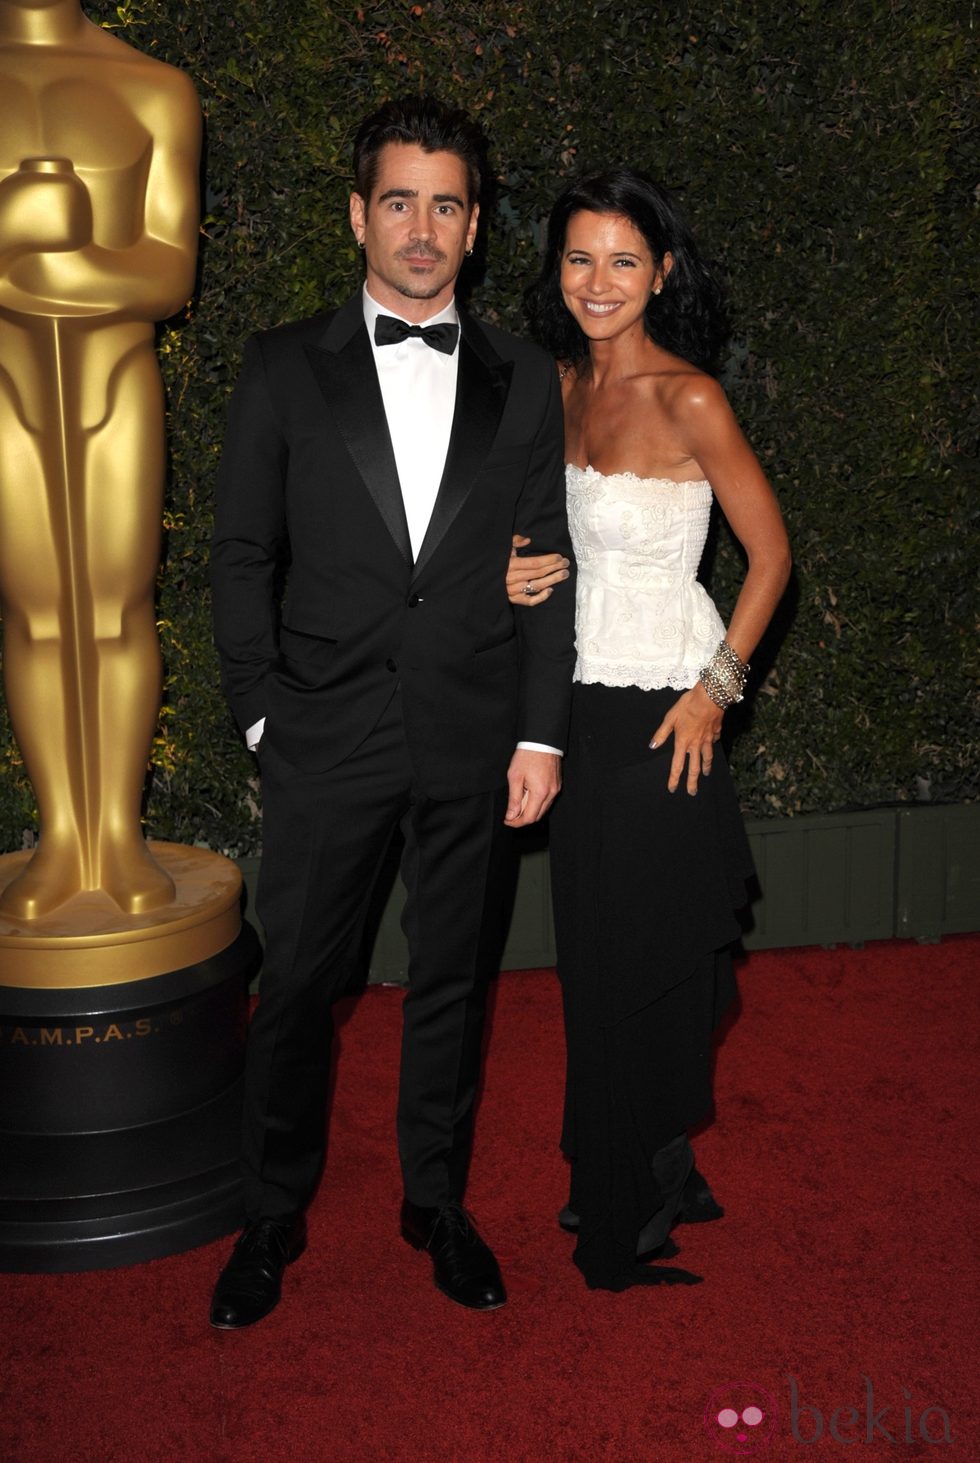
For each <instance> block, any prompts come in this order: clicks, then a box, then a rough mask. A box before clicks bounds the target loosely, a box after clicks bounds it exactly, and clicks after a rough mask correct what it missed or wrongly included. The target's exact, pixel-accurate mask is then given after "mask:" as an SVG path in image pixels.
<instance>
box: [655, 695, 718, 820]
mask: <svg viewBox="0 0 980 1463" xmlns="http://www.w3.org/2000/svg"><path fill="white" fill-rule="evenodd" d="M723 715H724V712H723V711H722V709H721V707H720V706H716V705H715V703H714V702H713V701H712V699H711V697H710V696H709V695H708V693H707V691H706V690H705V689H704V687H703V686H702V685H701V683H700V681H699V682H698V684H697V685H696V686H694V687H693V688H692V689H691V690H690V691H685V692H684V694H683V696H679V697H678V699H677V700H676V701H675V702H674V704H673V706H672V707H671V708H670V710H669V711H668V712H667V715H666V716H665V717H664V719H663V721H662V722H661V723H660V725H659V726H658V727H657V730H656V731H655V732H654V734H653V738H652V740H651V742H650V746H651V747H662V746H663V744H664V742H665V741H666V740H667V738H668V737H669V736H670V734H671V732H673V734H674V755H673V757H672V758H671V761H670V776H669V777H668V778H667V787H668V790H669V791H670V792H676V791H677V788H678V786H679V784H680V780H681V776H682V774H683V772H684V763H685V761H686V762H687V791H688V792H689V793H690V794H691V796H692V797H693V796H694V794H695V793H696V792H697V790H698V777H699V776H704V777H707V775H708V773H709V772H710V771H711V762H712V759H713V757H714V752H715V742H717V741H718V739H719V737H720V736H721V720H722V717H723Z"/></svg>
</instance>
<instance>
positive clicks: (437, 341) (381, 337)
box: [374, 315, 459, 356]
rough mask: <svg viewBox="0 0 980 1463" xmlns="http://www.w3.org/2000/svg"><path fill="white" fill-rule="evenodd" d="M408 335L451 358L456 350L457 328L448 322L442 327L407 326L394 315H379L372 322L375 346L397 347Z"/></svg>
mask: <svg viewBox="0 0 980 1463" xmlns="http://www.w3.org/2000/svg"><path fill="white" fill-rule="evenodd" d="M410 335H417V336H419V337H420V339H422V340H424V341H425V343H426V345H431V347H432V349H433V350H434V351H442V352H443V354H444V355H447V356H451V355H452V353H453V351H454V350H455V349H456V341H457V338H458V336H459V326H458V325H450V324H449V322H448V321H446V322H444V323H443V324H442V325H409V324H407V323H406V321H404V320H398V319H396V317H395V316H394V315H379V316H378V317H377V319H376V320H375V322H374V343H375V345H397V344H398V343H399V341H402V340H407V339H408V337H409V336H410Z"/></svg>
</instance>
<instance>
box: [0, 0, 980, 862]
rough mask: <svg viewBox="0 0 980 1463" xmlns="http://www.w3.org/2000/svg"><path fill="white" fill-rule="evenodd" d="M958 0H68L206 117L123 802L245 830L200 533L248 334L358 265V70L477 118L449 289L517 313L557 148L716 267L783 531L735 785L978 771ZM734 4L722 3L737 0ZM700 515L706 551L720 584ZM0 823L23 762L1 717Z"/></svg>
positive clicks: (504, 313)
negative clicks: (471, 198)
mask: <svg viewBox="0 0 980 1463" xmlns="http://www.w3.org/2000/svg"><path fill="white" fill-rule="evenodd" d="M959 9H960V8H959V6H958V5H957V4H956V3H955V0H930V4H929V5H928V6H922V5H921V4H920V3H919V0H837V3H836V4H834V5H830V6H828V5H826V4H825V3H823V0H821V3H817V0H739V4H738V6H737V7H735V6H732V5H726V6H721V5H718V6H714V5H705V6H702V7H693V6H691V5H690V4H686V5H679V4H675V3H662V4H658V3H642V0H592V3H589V0H574V3H569V0H555V3H549V4H544V3H525V0H490V3H466V0H462V3H460V0H421V3H418V4H408V3H385V4H363V5H361V6H359V7H358V6H355V5H340V4H331V3H326V0H278V3H274V4H270V3H269V0H208V3H207V4H202V3H200V0H126V3H123V4H119V5H113V4H110V3H107V0H92V3H89V4H87V5H86V10H87V12H88V13H89V14H90V16H91V17H92V18H93V19H94V20H97V21H99V22H101V23H102V24H104V25H107V26H110V27H112V28H114V29H115V30H116V31H117V32H118V33H119V34H120V35H122V36H123V37H124V38H125V39H127V40H129V41H130V42H132V43H133V44H134V45H136V46H138V47H140V48H141V49H143V50H145V51H147V52H150V53H151V54H153V55H156V56H159V57H161V58H163V59H165V60H168V61H171V62H174V63H176V64H177V65H179V66H181V67H183V68H184V69H186V70H187V71H188V72H190V74H191V75H192V76H193V77H194V79H195V81H196V84H197V87H198V90H199V92H200V95H201V99H202V102H203V106H204V109H205V112H206V116H207V147H206V191H205V199H204V217H203V222H202V240H201V244H202V249H201V271H200V280H199V288H198V291H197V294H196V296H195V300H194V303H193V305H192V307H191V309H190V311H189V313H188V316H187V318H186V319H182V320H178V321H175V322H171V323H170V324H169V325H168V326H167V327H166V328H164V329H163V330H162V331H161V337H160V349H161V355H162V362H163V369H164V374H165V378H166V382H167V388H168V393H169V404H170V446H171V456H172V473H171V486H170V492H169V498H168V505H167V515H166V557H165V563H164V565H163V569H162V573H161V580H160V628H161V635H162V640H163V647H164V654H165V661H166V672H167V680H166V695H165V705H164V709H163V713H162V716H161V722H160V729H159V734H158V736H157V738H156V742H155V744H154V748H153V758H152V760H153V773H152V777H151V779H150V784H149V795H148V801H147V825H148V827H149V829H150V830H151V831H152V832H154V833H155V834H157V835H160V836H166V837H173V838H176V839H179V840H181V841H185V842H193V841H200V842H203V843H206V844H210V845H211V846H213V847H216V848H221V849H225V850H227V851H230V852H232V853H247V852H250V851H252V850H253V849H254V847H255V846H256V844H257V841H258V837H259V827H258V822H257V807H256V794H257V789H256V786H255V784H254V781H253V777H254V773H253V769H252V766H251V762H250V759H249V757H248V755H247V754H246V753H245V752H244V750H243V749H242V747H241V745H240V742H239V739H238V737H237V735H236V733H235V731H234V728H233V726H232V724H231V721H230V718H229V716H228V714H227V712H226V710H225V706H224V703H223V700H222V696H221V693H220V690H219V687H218V676H217V664H216V659H215V655H214V652H213V649H212V645H211V637H210V626H209V615H208V591H207V545H208V537H209V532H210V518H211V495H212V483H213V478H214V471H215V464H216V462H217V458H218V453H219V449H220V441H221V432H222V422H223V414H224V408H225V402H226V397H227V393H228V391H229V389H230V386H231V383H232V381H233V379H234V375H235V372H236V369H237V363H238V359H239V353H240V349H241V345H242V342H243V340H244V338H245V336H246V335H247V334H248V333H249V332H250V331H252V330H253V329H255V328H257V327H262V326H268V325H271V324H273V323H275V322H278V321H281V320H285V319H290V318H295V317H297V316H301V315H304V314H308V313H311V312H313V311H316V310H317V309H319V308H321V307H323V305H324V304H325V303H331V302H337V301H339V300H341V299H343V298H344V297H345V296H346V295H347V294H348V293H349V292H350V291H351V290H352V289H353V288H354V287H355V286H356V285H357V284H358V282H359V277H360V270H359V260H358V257H357V254H356V251H355V249H354V247H353V243H352V240H351V237H350V234H349V230H348V227H347V224H346V199H347V193H348V190H349V186H350V179H349V173H348V166H349V156H350V143H351V139H352V135H353V131H354V129H355V127H356V124H357V122H358V120H359V118H360V117H361V116H362V115H363V114H364V113H365V112H366V111H368V110H370V109H372V108H373V107H374V106H375V105H376V104H377V103H378V102H379V101H380V100H382V99H383V98H384V97H385V96H388V95H392V94H396V93H399V92H402V91H405V90H410V89H422V88H428V89H431V90H433V91H435V92H437V93H439V94H441V95H442V96H443V97H446V98H451V99H452V100H454V101H457V102H460V103H462V104H464V105H466V106H467V107H469V108H470V109H471V110H472V111H474V112H475V113H478V114H479V116H480V118H481V119H482V121H483V123H484V125H485V127H486V128H487V130H488V132H489V134H490V137H491V139H492V143H493V154H494V159H495V164H496V169H497V172H498V178H499V195H500V196H499V204H498V209H497V213H496V217H495V219H494V221H493V225H492V231H491V236H490V238H489V249H488V263H487V266H486V269H485V272H484V274H483V276H482V278H480V279H478V280H477V281H476V283H475V287H474V288H473V291H472V296H471V303H472V305H473V306H474V308H475V309H477V310H478V311H479V312H482V313H483V314H485V315H486V316H488V317H489V318H491V319H494V320H497V321H498V322H500V323H502V324H504V325H505V326H508V327H511V328H516V329H520V328H521V321H522V308H521V291H522V287H523V285H524V284H525V282H526V281H527V279H528V277H529V276H530V275H531V273H532V272H533V270H534V268H535V263H536V260H537V256H538V248H539V243H540V240H541V234H542V219H543V217H544V215H545V214H546V212H547V209H548V206H549V203H550V201H551V199H552V198H553V196H554V194H555V192H556V191H557V189H558V187H559V185H560V184H561V182H562V180H563V179H564V178H565V177H566V176H568V175H569V174H570V173H572V172H575V171H577V170H578V169H579V168H580V167H582V166H584V165H590V164H596V163H604V162H607V161H628V162H632V163H635V164H638V165H641V166H644V167H646V168H648V169H650V170H651V171H652V172H653V173H655V174H656V175H659V176H661V177H663V178H665V179H666V180H667V181H668V182H669V183H670V184H672V185H673V186H675V187H676V188H678V189H679V190H680V192H681V195H682V197H683V199H684V202H685V204H686V207H687V209H688V212H689V213H690V215H691V216H692V218H693V221H694V224H695V227H696V229H697V232H698V234H699V237H700V239H701V241H702V243H703V245H704V247H705V249H706V251H707V252H708V253H709V254H710V255H712V256H713V257H714V258H715V259H716V260H717V261H718V262H719V264H720V265H721V266H722V268H723V271H724V274H725V276H726V277H727V281H728V287H729V292H730V300H731V310H732V315H733V319H734V322H735V326H736V332H735V335H734V337H733V341H732V345H731V350H730V353H729V357H728V359H727V361H726V364H725V370H724V379H725V383H726V385H727V387H728V389H729V391H730V394H731V397H732V400H733V403H734V405H735V409H736V411H737V413H738V415H739V417H740V419H741V420H742V422H743V424H744V426H745V429H746V431H747V433H748V435H749V438H750V440H751V441H752V442H753V444H754V446H755V448H756V450H757V452H758V453H759V456H760V457H761V459H762V462H763V464H764V466H765V467H766V469H767V471H768V473H769V475H770V477H771V480H772V482H773V484H774V486H775V488H776V491H777V493H778V494H779V497H780V500H781V502H782V505H783V507H784V510H785V513H786V517H787V520H788V524H789V529H790V534H791V538H792V540H793V545H794V550H795V556H796V576H795V581H794V585H793V587H792V589H791V591H790V593H789V595H788V596H787V601H786V603H785V605H784V607H783V611H782V613H781V615H780V620H779V624H778V625H777V626H776V627H775V629H774V631H773V633H772V634H771V635H770V637H769V639H768V641H767V643H766V645H765V646H764V647H763V649H762V652H761V653H760V655H759V656H758V657H757V663H758V668H759V670H760V673H761V674H760V677H759V682H758V684H757V694H756V695H755V697H754V699H753V703H752V706H751V708H750V710H749V711H748V712H747V713H746V714H744V715H743V716H742V719H741V721H739V722H737V723H736V724H735V725H734V727H733V729H734V730H735V731H736V732H737V736H736V739H735V745H734V749H733V761H734V764H735V768H736V773H737V778H738V784H739V788H740V792H741V796H742V800H743V804H744V806H745V808H746V810H747V811H749V812H751V813H753V814H755V815H756V816H766V815H785V814H794V813H801V812H811V811H817V810H830V809H835V808H841V807H845V806H860V805H871V804H878V803H882V802H892V801H896V800H899V801H901V800H908V799H916V798H918V799H937V800H953V799H959V798H963V797H967V796H970V795H972V794H973V793H974V792H975V782H974V781H972V780H971V779H972V778H975V768H976V765H977V761H978V759H977V729H976V728H977V719H976V711H977V706H976V701H975V699H972V698H974V696H975V688H976V684H977V676H976V639H975V635H973V634H971V628H972V627H971V618H970V605H969V601H970V600H971V599H972V596H973V592H974V587H975V584H976V581H977V558H976V535H975V533H973V532H972V531H971V530H973V529H974V527H975V524H974V519H975V516H976V513H977V500H976V497H975V496H974V497H973V498H972V499H970V498H968V492H969V488H970V486H971V479H970V476H969V474H968V464H969V462H970V457H969V451H970V448H971V446H972V443H973V441H974V439H975V434H976V414H975V408H974V407H973V406H972V404H971V403H972V401H973V397H972V378H971V376H970V374H969V339H968V334H967V332H968V330H969V329H970V325H971V318H970V317H971V315H974V316H975V299H974V300H971V298H970V290H969V284H968V281H969V278H970V276H971V265H972V263H973V256H972V250H971V244H970V239H969V234H968V210H969V208H970V206H971V204H972V203H973V201H974V200H973V198H972V195H971V192H970V187H969V184H970V181H971V179H972V178H973V177H974V176H975V166H971V162H970V160H969V159H968V157H967V149H968V147H969V144H970V139H971V137H972V136H973V133H971V131H970V126H969V123H970V122H971V120H972V119H971V116H970V113H969V110H968V108H969V100H968V99H969V98H971V96H972V91H971V89H970V68H969V56H968V51H967V38H966V36H965V35H963V34H960V33H959V31H958V29H957V23H956V17H957V12H958V11H959ZM736 17H737V18H736ZM739 572H740V563H739V556H738V554H737V551H736V549H735V548H734V546H733V545H732V543H731V541H730V539H729V538H728V535H727V532H726V531H725V530H724V529H722V530H720V531H719V533H718V535H717V541H716V544H715V550H714V554H713V561H712V565H711V570H710V578H711V585H712V589H713V592H714V593H715V595H716V597H717V598H718V600H719V604H720V606H721V608H722V612H723V614H724V613H726V612H727V611H728V610H730V608H731V603H732V598H733V594H734V591H735V587H736V584H737V576H738V573H739ZM0 761H2V765H3V769H4V772H5V774H6V775H5V776H4V777H3V780H2V788H0V846H3V847H5V848H14V847H19V846H20V845H21V843H22V841H25V840H29V839H30V837H31V832H30V830H31V829H32V827H33V810H32V800H31V794H30V789H29V786H28V785H27V783H26V781H25V779H24V777H23V772H22V768H21V767H20V764H19V759H18V757H17V753H16V749H15V748H14V746H13V744H12V742H11V741H10V737H9V729H8V728H7V727H6V725H5V724H4V726H3V727H0Z"/></svg>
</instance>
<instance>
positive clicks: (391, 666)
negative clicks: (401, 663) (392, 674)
mask: <svg viewBox="0 0 980 1463" xmlns="http://www.w3.org/2000/svg"><path fill="white" fill-rule="evenodd" d="M385 665H386V666H387V668H388V670H390V671H396V670H397V669H398V666H397V664H396V663H395V661H393V660H392V658H391V656H390V655H389V657H388V659H387V660H386V661H385Z"/></svg>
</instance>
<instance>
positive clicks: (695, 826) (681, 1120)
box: [550, 685, 753, 1290]
mask: <svg viewBox="0 0 980 1463" xmlns="http://www.w3.org/2000/svg"><path fill="white" fill-rule="evenodd" d="M679 694H680V693H679V692H677V691H672V690H663V691H641V690H639V689H638V688H635V687H622V688H621V687H609V686H600V685H576V686H575V689H574V696H573V703H572V721H571V730H570V736H569V747H568V752H567V755H566V758H565V771H564V779H563V782H564V786H563V791H562V793H561V796H560V797H559V799H558V801H557V803H556V805H555V808H554V810H553V812H552V814H551V834H550V842H551V863H552V884H553V891H554V907H555V929H556V936H557V947H558V975H559V979H560V981H561V986H562V998H563V1003H564V1013H565V1036H566V1048H567V1077H566V1095H565V1121H564V1128H563V1132H562V1149H563V1151H564V1152H565V1154H566V1156H567V1157H568V1158H569V1160H570V1162H571V1168H572V1181H571V1193H570V1197H569V1206H570V1208H571V1209H572V1210H574V1212H575V1213H576V1214H578V1215H579V1232H578V1235H579V1238H578V1245H577V1247H576V1250H575V1255H574V1259H575V1263H576V1264H577V1265H578V1267H579V1269H580V1270H581V1271H582V1273H583V1275H584V1276H585V1279H586V1281H587V1283H588V1284H589V1285H590V1286H592V1287H594V1288H602V1289H610V1290H622V1289H625V1288H626V1287H627V1286H629V1285H633V1284H637V1283H649V1279H650V1278H651V1277H650V1276H649V1272H648V1271H646V1270H645V1267H642V1266H638V1265H637V1262H636V1246H637V1239H638V1237H639V1234H640V1231H641V1229H642V1228H643V1226H644V1225H645V1224H646V1223H647V1221H648V1220H649V1219H650V1218H651V1217H652V1216H653V1215H654V1214H655V1213H656V1212H657V1211H658V1210H659V1209H660V1208H661V1207H662V1204H663V1202H664V1200H663V1195H662V1194H661V1192H660V1190H659V1187H658V1184H657V1182H656V1179H655V1178H654V1174H653V1170H652V1166H651V1165H652V1160H653V1157H654V1154H655V1153H657V1152H658V1151H659V1150H660V1149H661V1148H664V1147H666V1146H667V1144H668V1143H670V1142H671V1141H672V1140H673V1139H674V1138H676V1137H677V1136H678V1135H679V1134H681V1133H683V1132H684V1131H685V1130H687V1129H688V1128H690V1127H692V1126H693V1125H694V1124H696V1123H698V1122H700V1121H701V1120H702V1119H703V1118H704V1117H705V1116H706V1115H707V1113H708V1112H709V1110H710V1107H711V1034H712V1031H713V1029H714V1027H715V1025H716V1023H717V1021H718V1018H719V1017H720V1015H721V1014H722V1012H723V1011H724V1009H725V1007H726V1006H727V1005H728V1003H729V1001H730V1000H731V998H732V997H733V995H734V993H735V984H734V976H733V974H732V970H731V960H730V953H729V951H730V945H731V942H732V941H733V940H735V939H736V938H737V937H738V935H739V925H738V922H737V920H736V918H735V910H736V909H738V908H740V907H741V906H742V905H743V904H744V903H745V902H746V889H745V885H746V880H747V879H748V878H750V877H751V875H752V872H753V869H752V858H751V854H750V852H749V846H748V840H747V838H746V836H745V830H744V827H743V824H742V818H741V815H740V813H739V809H738V802H737V799H736V796H735V790H734V787H733V785H732V780H731V776H730V774H729V770H728V764H727V762H726V760H725V757H724V754H723V752H722V750H721V747H720V746H716V748H715V759H714V765H713V768H712V772H711V775H710V777H707V778H701V779H700V781H699V786H698V791H697V794H696V795H695V796H693V797H692V796H691V795H689V794H688V793H687V792H686V790H685V787H684V783H683V781H682V783H681V786H680V787H679V788H678V790H677V791H676V792H674V793H670V792H668V791H667V775H668V770H669V767H670V759H671V755H672V751H673V738H670V739H668V741H667V743H666V744H665V745H664V746H663V747H660V748H658V749H657V750H656V751H654V752H652V751H650V749H649V741H650V738H651V736H652V735H653V733H654V731H655V730H656V728H657V727H658V726H659V725H660V722H661V721H662V720H663V717H664V715H665V714H666V712H667V710H668V708H669V707H670V706H671V705H672V704H673V702H674V701H676V700H677V697H678V695H679ZM644 1277H646V1278H645V1279H644Z"/></svg>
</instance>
